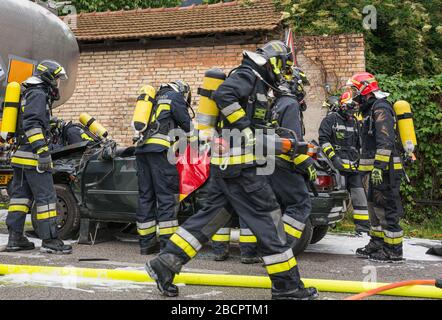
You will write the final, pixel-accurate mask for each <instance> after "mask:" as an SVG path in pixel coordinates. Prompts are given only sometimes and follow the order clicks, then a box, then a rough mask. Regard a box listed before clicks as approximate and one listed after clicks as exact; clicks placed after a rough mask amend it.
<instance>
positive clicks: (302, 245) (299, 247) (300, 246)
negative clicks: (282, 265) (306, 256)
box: [293, 220, 313, 256]
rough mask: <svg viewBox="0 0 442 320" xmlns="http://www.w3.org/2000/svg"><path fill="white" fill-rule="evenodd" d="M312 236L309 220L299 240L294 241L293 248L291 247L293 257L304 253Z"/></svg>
mask: <svg viewBox="0 0 442 320" xmlns="http://www.w3.org/2000/svg"><path fill="white" fill-rule="evenodd" d="M312 235H313V227H312V224H311V222H310V220H308V221H307V223H306V224H305V228H304V231H303V232H302V236H301V239H299V240H298V241H296V244H295V246H294V247H293V254H294V255H295V256H298V255H299V254H301V253H302V252H304V250H305V249H307V246H308V245H309V243H310V241H311V239H312Z"/></svg>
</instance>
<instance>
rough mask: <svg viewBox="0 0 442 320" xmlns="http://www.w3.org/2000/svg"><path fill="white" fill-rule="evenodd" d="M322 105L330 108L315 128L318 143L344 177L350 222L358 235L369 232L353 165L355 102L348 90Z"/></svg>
mask: <svg viewBox="0 0 442 320" xmlns="http://www.w3.org/2000/svg"><path fill="white" fill-rule="evenodd" d="M325 105H328V106H330V107H329V108H330V109H331V110H330V111H331V112H329V113H328V114H327V116H326V117H325V118H324V119H323V120H322V122H321V125H320V127H319V144H320V146H321V148H322V150H323V151H324V153H325V155H326V156H327V157H328V158H329V159H330V160H331V161H332V163H333V166H334V167H335V169H337V170H339V173H340V174H341V175H342V176H343V177H344V180H345V186H346V188H347V190H348V191H349V192H350V196H351V202H352V205H353V220H354V223H355V231H356V233H357V234H358V235H361V234H362V233H368V232H369V231H370V223H369V217H368V208H367V197H366V194H365V190H364V187H363V183H362V175H361V173H360V172H358V171H357V169H356V165H357V162H358V160H359V157H360V148H361V146H360V126H359V122H358V120H357V119H356V118H355V116H354V114H355V112H356V111H357V107H356V103H355V102H354V101H353V99H352V95H351V92H350V91H345V92H344V93H343V94H342V96H341V98H340V99H339V100H337V99H335V98H329V99H328V102H327V103H325Z"/></svg>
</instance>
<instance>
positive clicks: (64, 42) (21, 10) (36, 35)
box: [0, 0, 80, 188]
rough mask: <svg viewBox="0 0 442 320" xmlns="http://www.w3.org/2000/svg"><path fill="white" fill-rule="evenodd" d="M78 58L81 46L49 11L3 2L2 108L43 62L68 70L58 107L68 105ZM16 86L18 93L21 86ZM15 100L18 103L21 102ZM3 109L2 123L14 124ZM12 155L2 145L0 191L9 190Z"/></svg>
mask: <svg viewBox="0 0 442 320" xmlns="http://www.w3.org/2000/svg"><path fill="white" fill-rule="evenodd" d="M79 55H80V54H79V48H78V43H77V40H76V38H75V36H74V34H73V32H72V31H71V30H70V28H69V27H68V26H67V25H66V24H65V23H64V22H63V21H62V20H61V19H60V18H59V17H57V16H56V15H54V14H53V13H51V12H50V11H49V10H47V9H45V8H43V7H42V6H39V5H37V4H35V3H34V2H31V1H29V0H0V103H1V106H2V107H3V103H4V101H5V98H7V97H8V95H9V96H11V94H8V95H6V87H7V86H8V84H11V83H18V84H21V83H22V82H23V81H24V80H26V79H27V78H29V77H30V76H31V75H32V73H33V72H34V68H35V67H36V65H37V64H38V62H39V61H41V60H44V59H52V60H55V61H58V62H59V63H61V64H62V65H63V66H64V68H65V69H66V72H67V74H68V76H69V79H68V80H67V81H64V82H63V83H62V85H61V88H60V94H61V99H60V100H59V101H58V102H57V103H56V104H55V106H60V105H62V104H63V103H65V102H66V101H67V100H68V99H69V98H70V97H71V96H72V94H73V93H74V90H75V83H76V78H77V68H78V60H79ZM13 85H15V88H16V89H17V87H18V85H16V84H13ZM16 91H17V90H16ZM12 95H17V94H12ZM14 99H16V100H17V101H18V99H19V98H14ZM6 100H7V99H6ZM14 102H15V101H14ZM15 105H17V104H16V103H15ZM4 109H6V108H2V111H1V112H0V114H1V116H2V117H1V121H2V122H5V123H6V122H7V121H8V122H13V121H14V120H13V119H12V120H11V117H10V115H9V114H8V115H7V114H6V112H3V110H4ZM16 113H17V112H15V114H16ZM12 118H14V117H12ZM15 121H16V120H15ZM0 127H1V125H0ZM13 127H15V125H13ZM8 131H9V130H8ZM9 152H10V145H8V144H7V143H6V144H2V145H0V188H2V187H4V186H6V184H7V183H8V181H9V180H10V178H12V174H11V173H10V172H9V171H10V167H9V165H8V160H9V157H8V154H9Z"/></svg>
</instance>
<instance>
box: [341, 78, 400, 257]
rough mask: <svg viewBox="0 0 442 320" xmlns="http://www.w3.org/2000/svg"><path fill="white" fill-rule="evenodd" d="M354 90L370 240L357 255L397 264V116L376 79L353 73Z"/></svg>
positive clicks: (398, 216) (398, 214)
mask: <svg viewBox="0 0 442 320" xmlns="http://www.w3.org/2000/svg"><path fill="white" fill-rule="evenodd" d="M348 85H349V86H351V87H352V88H353V89H354V90H355V97H354V99H355V101H356V102H357V103H358V104H359V108H360V112H361V113H362V116H363V118H364V119H363V125H362V154H361V159H360V161H359V167H358V168H359V170H360V171H362V172H369V173H370V179H369V187H368V196H367V200H368V211H369V216H370V224H371V229H370V236H371V239H370V242H369V243H368V244H367V245H366V246H365V247H363V248H359V249H357V251H356V254H357V255H358V256H361V257H365V258H369V259H370V260H372V261H377V262H389V263H400V262H402V261H403V259H402V255H403V252H402V238H403V231H402V228H401V226H400V225H399V220H400V218H401V217H402V215H403V208H402V202H401V198H400V194H399V187H400V183H401V177H402V170H403V167H402V163H401V158H400V153H399V150H401V149H400V145H399V141H398V135H397V132H396V116H395V112H394V110H393V107H392V105H391V103H390V102H389V101H388V100H387V99H386V98H387V97H388V95H389V94H388V93H385V92H382V91H381V90H380V88H379V86H378V82H377V81H376V78H375V77H374V76H373V75H372V74H370V73H367V72H363V73H357V74H355V75H354V76H353V77H352V78H351V79H350V80H349V82H348Z"/></svg>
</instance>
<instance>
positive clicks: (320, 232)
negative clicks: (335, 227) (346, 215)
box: [310, 226, 328, 244]
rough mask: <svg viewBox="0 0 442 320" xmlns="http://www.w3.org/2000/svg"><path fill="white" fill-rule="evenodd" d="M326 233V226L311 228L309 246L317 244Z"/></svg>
mask: <svg viewBox="0 0 442 320" xmlns="http://www.w3.org/2000/svg"><path fill="white" fill-rule="evenodd" d="M327 232H328V226H316V227H314V228H313V235H312V239H311V240H310V243H311V244H314V243H317V242H319V241H321V240H322V238H324V237H325V235H326V234H327Z"/></svg>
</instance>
